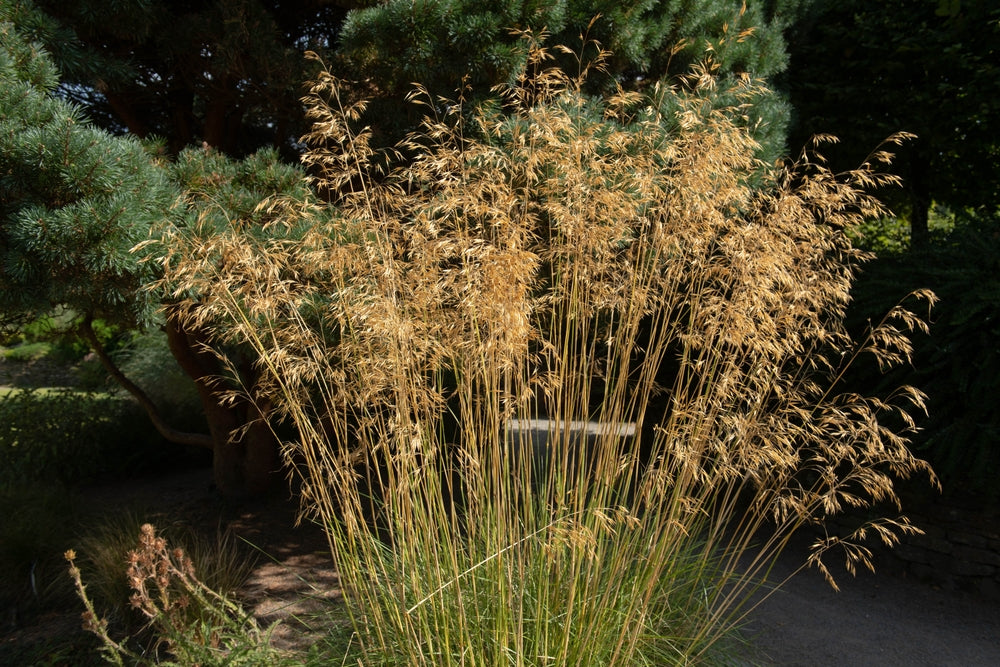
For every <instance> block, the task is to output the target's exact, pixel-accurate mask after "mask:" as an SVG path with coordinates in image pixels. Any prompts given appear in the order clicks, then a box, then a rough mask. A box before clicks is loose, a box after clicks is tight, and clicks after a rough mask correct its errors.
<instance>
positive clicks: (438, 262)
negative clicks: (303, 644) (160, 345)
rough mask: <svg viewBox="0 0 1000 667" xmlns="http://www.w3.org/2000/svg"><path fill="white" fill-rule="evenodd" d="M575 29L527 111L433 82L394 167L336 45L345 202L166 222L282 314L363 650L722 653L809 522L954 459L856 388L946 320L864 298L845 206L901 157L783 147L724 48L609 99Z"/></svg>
mask: <svg viewBox="0 0 1000 667" xmlns="http://www.w3.org/2000/svg"><path fill="white" fill-rule="evenodd" d="M545 59H546V54H545V52H544V51H543V50H541V49H538V50H536V51H535V52H534V56H533V58H532V60H531V63H530V64H531V66H532V67H534V69H535V73H533V74H532V75H530V76H528V75H526V76H525V77H524V78H523V79H522V80H521V81H520V82H519V84H518V85H516V86H513V87H511V88H510V89H509V90H506V91H504V94H505V98H504V99H505V100H506V107H505V109H504V112H503V113H502V114H490V113H488V112H479V113H476V114H473V115H472V116H471V120H468V119H466V118H465V117H464V116H463V113H462V111H461V109H460V108H459V106H458V105H450V104H447V103H444V102H442V101H440V100H428V99H426V97H425V96H424V97H421V94H420V93H418V94H417V95H416V98H415V99H417V100H418V101H423V103H424V104H425V105H426V107H427V109H428V112H429V116H428V119H427V120H426V122H425V125H424V129H423V131H422V132H421V133H420V134H418V135H414V136H413V137H411V138H410V139H409V140H408V142H407V143H406V144H405V145H404V146H402V147H400V148H401V152H402V153H405V154H407V155H409V156H411V157H410V159H409V160H408V161H406V162H404V163H400V164H399V166H395V167H389V168H384V165H386V164H387V163H388V162H390V161H389V160H387V159H384V158H385V156H383V155H379V154H376V152H375V151H373V150H372V149H371V148H370V144H369V136H368V134H367V133H366V132H365V131H364V130H358V129H357V121H358V119H359V117H360V113H361V112H362V110H363V105H360V104H354V105H349V104H347V103H345V102H344V101H343V100H342V99H341V97H340V95H339V90H340V89H339V87H338V83H337V81H336V80H335V79H334V77H332V76H331V75H329V74H328V73H325V74H321V76H320V78H319V79H318V80H317V82H316V83H315V85H314V87H313V89H312V92H311V93H310V95H309V97H308V98H307V100H306V102H307V104H308V106H309V108H310V109H311V113H312V114H313V118H314V120H315V125H314V130H313V132H312V133H311V134H310V135H309V136H308V137H307V141H308V142H309V145H310V146H311V149H310V151H309V152H308V153H307V155H306V158H305V161H306V163H307V164H308V165H309V166H310V167H311V169H312V171H313V173H314V174H316V176H315V185H316V186H317V187H318V188H320V189H321V190H323V191H324V192H325V193H326V195H327V198H328V199H329V202H330V203H329V204H328V205H320V204H310V205H302V204H293V203H289V202H281V201H270V202H265V203H263V204H262V206H266V207H269V209H270V219H271V220H272V221H273V222H272V223H271V224H272V225H274V227H275V229H274V233H272V234H271V235H270V236H268V235H262V234H260V233H255V234H248V233H246V231H245V230H244V229H243V226H242V225H241V224H240V222H239V221H234V224H233V228H232V232H231V234H227V235H223V236H221V237H219V236H217V237H214V238H212V239H211V241H210V242H206V241H204V240H199V239H198V237H197V235H191V234H187V233H185V231H184V230H176V231H174V232H173V233H168V234H167V235H166V236H165V240H164V242H163V244H162V248H163V253H164V261H163V266H164V269H165V273H164V280H163V285H162V286H163V288H164V289H167V290H170V291H171V292H172V293H173V294H174V295H175V297H177V299H178V306H177V308H178V313H180V314H182V315H183V317H184V318H185V319H186V321H187V323H188V324H189V326H192V327H201V328H205V329H210V330H211V331H213V333H214V334H215V337H216V340H217V341H219V343H220V344H222V343H225V342H227V341H235V342H239V343H241V344H246V343H249V344H250V345H252V346H253V347H254V349H255V350H256V353H257V354H258V355H259V364H260V367H261V368H262V369H263V370H264V371H265V372H264V373H263V376H264V377H265V378H266V386H263V387H262V386H258V387H254V393H255V394H258V395H261V392H262V391H263V393H264V394H266V395H269V396H270V397H271V398H270V401H269V405H268V406H262V409H263V408H267V409H269V410H270V412H269V414H270V416H271V418H272V419H273V420H274V421H275V422H276V423H280V422H282V421H285V422H288V423H291V424H292V425H294V427H295V429H294V430H295V432H296V434H297V437H296V438H295V439H294V440H292V441H290V442H288V443H287V448H286V455H287V460H288V461H289V463H290V465H292V466H293V467H294V468H295V470H296V471H297V473H298V474H299V475H300V476H301V478H302V489H303V495H304V501H305V503H306V507H307V508H308V509H309V510H311V511H312V512H314V513H315V514H316V515H318V516H319V517H320V518H321V519H322V520H323V521H324V523H325V525H326V526H327V527H328V536H329V538H330V544H331V549H332V550H333V552H334V554H335V556H336V559H337V563H338V565H339V567H340V569H341V573H342V576H343V579H344V581H345V582H347V591H346V593H347V600H348V605H349V610H350V612H351V614H352V618H353V621H354V624H355V631H356V639H357V641H358V644H359V645H360V646H361V651H362V653H363V656H364V662H365V663H366V664H407V665H449V664H462V665H494V664H513V665H570V664H576V665H584V664H585V665H602V664H603V665H643V664H669V663H688V662H697V661H699V660H704V659H707V658H708V657H709V656H711V655H712V651H713V650H714V647H715V646H716V645H717V644H718V642H719V640H720V638H722V637H724V636H726V633H727V632H728V631H729V630H731V629H732V627H733V626H734V624H735V623H737V622H738V619H739V617H740V614H741V608H742V605H743V604H744V603H745V600H746V599H747V598H748V596H749V594H750V593H751V592H752V591H753V590H754V588H755V586H756V585H757V582H758V578H759V576H760V575H761V574H763V573H764V572H766V570H767V568H768V566H769V564H770V563H771V562H773V559H774V557H775V556H776V555H777V553H778V552H779V551H780V550H781V549H782V548H783V547H784V545H785V544H786V543H787V540H788V538H789V536H790V535H791V534H792V533H793V532H794V531H795V530H797V529H799V528H800V527H802V526H803V525H805V524H810V523H819V524H822V522H823V521H824V520H825V519H826V518H827V517H829V516H832V515H835V514H837V513H838V512H840V511H842V510H843V509H844V508H846V507H868V506H871V505H873V504H875V503H878V502H882V501H894V500H895V494H894V491H893V477H894V476H904V477H905V476H908V475H910V474H912V473H916V472H928V473H929V470H928V468H927V467H926V465H925V464H923V463H922V462H920V461H918V460H916V459H914V458H913V457H912V456H911V455H910V453H909V452H908V450H907V449H906V446H905V444H906V443H905V437H904V436H905V433H904V434H899V433H894V432H892V431H890V430H889V429H888V428H886V427H885V426H883V425H882V423H883V422H882V417H883V416H884V414H885V413H887V412H892V413H897V414H900V415H902V416H903V417H904V420H905V419H908V417H907V414H908V412H907V410H908V409H910V408H913V407H915V408H920V407H921V406H922V397H921V396H920V395H919V394H918V393H916V392H914V391H912V390H909V389H906V388H904V389H901V390H900V391H899V392H898V393H897V394H895V395H893V396H891V397H883V398H873V397H864V396H860V395H857V394H854V393H851V392H849V391H848V390H847V389H846V388H844V387H841V386H840V380H841V376H842V374H843V370H844V367H845V365H846V364H849V363H851V362H852V360H853V359H854V358H855V357H856V356H857V355H858V354H862V353H870V354H872V355H874V356H875V357H876V358H877V359H878V360H879V361H880V362H882V363H894V362H899V361H901V360H905V359H906V358H907V356H908V354H909V344H908V341H907V337H906V329H907V328H912V327H918V326H922V324H921V322H920V321H919V320H918V319H917V318H916V317H914V316H913V315H912V314H911V313H910V312H909V311H906V310H905V309H902V308H899V309H897V310H895V311H894V312H892V313H890V317H889V318H887V319H886V321H885V322H883V323H881V324H879V325H878V326H876V327H873V329H872V330H871V331H870V332H869V335H868V337H867V338H866V339H864V340H862V341H854V340H852V339H851V337H850V336H849V335H848V333H847V332H846V331H845V329H844V327H843V325H842V320H843V315H844V308H845V306H846V304H847V301H848V299H849V296H848V291H849V288H850V285H851V281H852V279H853V275H854V271H855V269H856V266H857V264H858V263H859V262H860V261H862V260H863V259H864V255H863V254H862V253H861V252H859V251H858V250H856V249H855V248H853V247H852V246H851V244H850V241H849V239H848V237H847V236H846V235H845V234H844V229H845V228H846V227H848V226H850V225H852V224H854V223H856V222H857V221H859V220H861V219H862V218H864V217H865V216H869V215H874V214H878V213H880V212H881V207H880V205H879V204H878V202H877V201H875V200H874V199H872V198H871V197H870V196H869V195H867V194H866V193H865V188H867V187H869V186H872V185H876V184H881V183H882V182H883V181H884V180H891V179H886V178H885V177H880V176H877V175H876V172H875V166H876V165H875V164H874V163H869V164H866V165H865V166H863V167H862V168H861V169H859V170H857V171H855V172H853V173H850V174H845V175H834V174H831V173H830V172H829V171H828V170H826V169H825V168H824V167H823V165H822V163H820V162H816V161H815V160H811V159H807V158H806V157H803V159H802V160H801V161H800V163H799V164H797V165H795V166H793V167H791V168H788V169H777V168H773V167H769V166H767V165H762V164H759V163H758V162H757V161H756V160H755V159H754V158H753V155H754V152H755V149H756V144H755V143H754V141H753V139H752V138H751V136H750V134H749V133H748V132H747V131H746V129H744V128H743V127H741V124H742V120H741V114H742V111H743V110H742V109H741V108H740V107H739V106H736V107H726V108H717V105H715V104H714V103H713V99H717V98H716V96H715V95H714V94H713V93H714V91H713V90H712V87H713V86H714V85H715V84H714V79H713V77H712V76H711V72H710V71H709V70H708V69H706V70H705V71H701V72H697V73H696V74H695V76H693V77H692V79H691V82H690V84H691V85H690V86H689V87H688V88H685V89H676V90H670V89H666V88H662V87H661V88H657V89H655V90H654V91H653V92H652V93H651V94H649V95H647V96H640V95H637V94H627V93H621V94H619V95H617V96H615V97H613V98H611V99H608V100H604V101H600V102H599V101H595V100H592V99H588V98H586V97H585V96H583V95H582V94H581V93H580V83H581V82H580V81H578V80H571V79H569V78H567V77H566V76H564V75H563V74H561V73H559V72H558V71H555V70H547V69H545ZM753 92H754V85H753V84H752V83H751V82H744V83H743V84H742V87H740V88H737V89H736V90H733V91H727V93H729V94H731V95H732V96H733V98H734V99H737V100H740V99H745V97H744V96H747V95H751V94H752V93H753ZM442 110H443V111H442ZM439 114H440V115H439ZM875 157H876V159H885V157H884V156H882V155H876V156H875ZM291 229H296V230H299V231H298V232H296V234H295V235H294V239H292V238H291V237H290V235H289V234H288V233H287V232H288V230H291ZM191 294H197V298H190V299H187V300H185V299H184V297H185V296H186V295H191ZM923 296H925V297H927V298H931V295H929V294H924V295H923ZM586 423H590V424H596V425H597V426H595V427H593V428H591V429H590V430H591V433H590V434H589V435H587V437H583V436H582V435H581V429H580V428H579V425H580V424H586ZM906 423H910V422H906ZM622 424H631V425H632V426H631V427H630V428H622V427H621V425H622ZM524 425H533V428H526V427H524ZM539 435H541V436H542V437H539ZM910 530H913V528H912V527H911V526H910V525H909V524H908V523H906V521H905V520H904V519H895V518H892V517H888V518H885V519H875V520H872V521H871V522H869V523H868V524H866V525H865V526H863V527H862V528H861V529H859V531H858V532H857V533H856V534H854V535H851V536H848V537H846V538H834V537H831V538H830V539H828V540H820V541H817V542H816V543H815V544H814V546H813V548H814V551H813V553H812V556H811V558H810V560H811V562H812V563H813V564H815V565H817V566H819V567H821V568H824V571H826V570H825V567H826V566H825V565H824V561H823V556H824V555H827V554H828V553H830V551H831V550H832V549H834V548H837V547H840V548H842V549H843V550H844V552H845V553H846V555H847V564H848V567H849V568H853V567H854V566H855V565H857V564H864V565H870V562H869V560H868V557H867V553H866V551H865V549H864V547H863V546H862V545H860V544H858V540H859V539H860V538H862V537H863V536H864V534H865V533H866V532H874V533H877V534H878V535H879V536H881V537H882V538H883V539H884V540H886V541H887V542H890V543H891V542H892V541H894V540H895V539H896V535H897V534H898V533H899V532H901V531H902V532H905V531H910ZM747 563H749V566H748V565H747ZM828 574H829V573H828Z"/></svg>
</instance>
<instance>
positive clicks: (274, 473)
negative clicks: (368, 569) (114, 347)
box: [166, 317, 281, 497]
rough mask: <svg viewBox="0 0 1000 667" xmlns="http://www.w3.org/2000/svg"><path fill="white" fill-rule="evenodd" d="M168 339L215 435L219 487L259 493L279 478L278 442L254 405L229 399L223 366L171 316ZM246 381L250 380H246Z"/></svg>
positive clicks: (240, 494) (231, 494)
mask: <svg viewBox="0 0 1000 667" xmlns="http://www.w3.org/2000/svg"><path fill="white" fill-rule="evenodd" d="M166 332H167V340H168V342H169V345H170V350H171V352H172V353H173V355H174V357H175V358H176V359H177V361H178V363H179V364H180V366H181V368H182V369H183V370H184V372H185V373H187V374H188V376H190V377H191V379H193V380H194V382H195V386H196V387H197V390H198V395H199V397H200V398H201V403H202V407H203V408H204V410H205V417H206V419H207V421H208V427H209V431H210V433H211V437H212V443H213V447H212V468H213V476H214V480H215V485H216V486H217V487H218V489H219V491H220V492H221V493H222V494H223V495H226V496H229V497H246V496H253V495H260V494H262V493H264V492H266V491H268V490H269V489H270V488H271V487H272V485H273V484H274V482H275V481H276V480H277V478H278V475H279V473H280V468H281V461H280V456H279V448H278V439H277V438H276V437H275V435H274V433H273V432H272V431H271V427H270V426H269V424H268V423H267V421H266V420H265V419H264V416H263V415H262V414H261V412H260V410H259V409H258V407H257V406H256V405H254V403H253V402H252V401H250V400H248V399H246V398H240V397H234V398H232V399H231V400H229V399H227V398H226V397H225V396H224V394H223V388H222V387H220V386H219V383H220V382H222V380H220V377H221V370H222V369H221V368H220V365H219V363H218V360H217V359H216V358H215V356H214V355H213V354H212V353H211V352H209V351H208V350H206V349H204V347H203V341H202V340H201V339H200V337H199V336H198V334H197V333H196V332H190V331H186V330H185V329H184V328H183V327H182V326H181V325H180V324H179V323H178V322H176V320H175V319H174V318H172V317H168V319H167V325H166ZM244 380H246V378H244Z"/></svg>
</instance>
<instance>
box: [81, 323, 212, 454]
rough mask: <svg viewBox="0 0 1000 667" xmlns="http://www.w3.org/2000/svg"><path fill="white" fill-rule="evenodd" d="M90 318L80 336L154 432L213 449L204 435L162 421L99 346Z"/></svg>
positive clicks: (148, 398)
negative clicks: (142, 412)
mask: <svg viewBox="0 0 1000 667" xmlns="http://www.w3.org/2000/svg"><path fill="white" fill-rule="evenodd" d="M92 319H93V318H92V317H91V316H90V315H87V317H86V318H84V320H83V322H82V323H81V324H80V335H81V336H83V338H84V339H85V340H86V341H87V342H88V343H90V347H91V348H93V350H94V353H95V354H97V358H98V359H100V360H101V365H102V366H104V369H105V370H106V371H107V372H108V374H109V375H110V376H111V377H112V378H114V380H115V382H117V383H118V384H120V385H121V386H122V387H123V388H124V389H125V391H127V392H128V393H130V394H132V396H133V397H134V398H135V400H137V401H138V402H139V405H141V406H142V408H143V409H144V410H145V411H146V414H147V415H149V420H150V421H151V422H152V423H153V426H154V427H155V428H156V431H157V432H158V433H159V434H160V435H162V436H163V437H164V438H166V439H167V440H169V441H170V442H174V443H177V444H178V445H195V446H196V447H205V448H207V449H213V448H214V447H215V443H214V441H213V440H212V438H211V437H210V436H208V435H206V434H204V433H188V432H185V431H179V430H177V429H175V428H173V427H172V426H170V425H169V424H167V423H166V421H164V419H163V415H161V414H160V410H159V408H158V407H157V406H156V404H155V403H154V402H153V400H152V399H151V398H150V397H149V395H148V394H146V392H145V391H143V390H142V387H140V386H139V385H137V384H135V383H134V382H132V381H131V380H129V379H128V378H127V377H126V376H125V374H124V373H122V371H121V369H120V368H118V366H117V365H116V364H115V362H114V361H113V360H112V359H111V357H110V356H108V353H107V351H106V350H105V349H104V346H103V345H101V341H100V340H99V339H98V338H97V333H96V332H95V331H94V327H93V322H92Z"/></svg>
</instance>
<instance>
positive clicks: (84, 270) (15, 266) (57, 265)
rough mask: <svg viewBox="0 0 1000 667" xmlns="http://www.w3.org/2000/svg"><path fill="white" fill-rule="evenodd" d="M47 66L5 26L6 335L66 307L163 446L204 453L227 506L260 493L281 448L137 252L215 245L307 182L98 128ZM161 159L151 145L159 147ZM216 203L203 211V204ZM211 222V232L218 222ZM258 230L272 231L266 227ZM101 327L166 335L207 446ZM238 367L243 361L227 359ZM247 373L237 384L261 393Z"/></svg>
mask: <svg viewBox="0 0 1000 667" xmlns="http://www.w3.org/2000/svg"><path fill="white" fill-rule="evenodd" d="M57 85H58V76H57V73H56V69H55V67H54V65H53V63H52V60H51V58H50V57H49V56H48V54H47V53H46V52H45V51H44V50H43V49H42V48H41V47H40V46H39V45H38V44H36V43H32V42H30V41H28V40H27V39H26V38H25V37H24V36H23V35H21V34H19V32H18V30H17V29H16V27H15V26H14V25H13V24H11V23H0V86H2V88H3V90H4V91H5V94H4V95H3V96H0V315H2V318H3V322H4V323H5V324H6V325H15V324H17V323H18V322H22V321H24V320H26V319H31V318H34V317H36V316H38V315H40V314H44V313H47V312H50V311H51V310H52V309H53V308H55V307H57V306H66V307H68V308H70V309H71V310H72V311H74V312H76V313H77V314H78V315H79V317H80V322H79V326H80V333H81V335H82V336H83V337H84V338H85V339H86V340H88V342H90V343H91V345H92V346H93V347H94V348H95V351H96V352H97V353H98V356H99V357H100V358H101V361H102V362H104V364H105V366H106V368H107V369H108V371H109V372H110V374H111V375H112V377H113V378H114V379H115V380H117V381H118V382H119V383H121V384H122V385H123V386H124V387H125V388H126V389H128V390H129V391H130V392H132V393H133V394H134V395H135V396H136V397H137V398H138V400H139V401H140V403H141V404H142V405H143V406H144V407H145V408H146V409H147V412H149V413H150V417H151V418H152V419H153V423H154V425H155V426H156V427H157V429H158V430H159V431H160V432H161V434H162V435H164V436H165V437H166V438H167V439H169V440H173V441H175V442H178V443H184V444H191V445H199V446H204V447H208V448H210V449H211V450H212V452H213V459H214V471H215V481H216V484H217V486H218V487H219V489H220V490H221V491H222V492H223V493H226V494H227V495H233V496H238V495H245V494H247V493H257V492H261V491H264V490H265V489H266V488H267V487H268V486H269V484H270V483H271V481H272V480H273V478H274V476H275V473H276V471H277V469H278V468H279V460H278V448H277V441H276V439H275V437H274V435H273V433H272V432H271V431H270V429H269V427H268V426H267V424H263V423H260V421H259V420H258V416H259V414H258V412H257V411H256V410H255V407H254V402H253V399H252V397H244V398H236V399H233V398H232V397H229V399H228V400H227V398H226V393H227V391H230V390H236V389H242V388H243V387H242V386H241V385H239V384H228V385H226V384H222V385H220V384H219V382H218V381H217V378H218V377H219V376H220V375H223V372H222V371H223V370H232V369H233V368H237V367H238V364H236V363H234V364H233V365H232V366H231V367H230V368H224V366H226V359H220V358H218V357H216V356H214V355H210V354H206V353H205V352H204V350H203V347H202V345H203V344H204V343H205V342H206V340H207V334H206V332H205V331H202V330H199V329H197V328H192V327H190V326H188V327H183V326H181V325H180V324H179V322H178V321H177V319H176V318H175V317H174V316H173V313H172V310H171V299H172V297H171V295H169V294H156V293H155V292H153V291H151V290H150V289H149V286H150V284H151V282H152V281H153V280H154V279H155V277H156V275H157V272H158V268H159V267H158V266H157V265H156V263H155V259H156V257H155V256H154V255H150V254H149V253H143V252H137V251H136V248H137V246H141V245H142V244H143V242H146V241H149V240H150V239H151V238H156V237H157V236H158V235H160V234H161V233H163V232H164V231H166V230H169V229H177V228H187V227H191V228H198V229H201V230H203V231H205V233H220V227H221V226H223V225H224V224H225V223H226V221H228V220H229V219H231V217H230V216H233V217H241V218H244V219H250V218H252V215H251V210H252V209H253V208H254V207H255V206H256V205H257V204H258V203H259V202H260V201H261V199H262V198H264V197H265V196H267V195H269V194H274V193H280V192H286V193H288V194H290V195H292V196H298V197H300V198H301V197H305V196H307V190H306V187H305V184H304V180H303V178H302V173H301V171H300V170H298V169H296V168H294V167H290V166H287V165H283V164H281V163H280V161H279V160H278V156H277V154H276V153H275V152H274V151H270V152H263V153H260V154H257V155H254V156H252V157H251V158H248V159H246V160H243V161H234V160H230V159H227V158H225V157H224V156H222V155H220V154H218V153H216V152H214V151H210V150H205V149H192V150H190V151H187V152H185V153H182V154H181V156H180V157H179V159H178V160H177V161H176V162H174V163H170V162H167V161H166V160H165V159H164V158H162V157H160V156H158V155H157V154H156V153H155V152H150V149H149V147H147V146H146V145H144V144H142V143H140V142H139V141H138V140H136V139H135V138H133V137H127V136H126V137H116V136H113V135H111V134H109V133H107V132H105V131H104V130H101V129H99V128H95V127H94V126H93V125H91V124H90V123H89V122H87V120H86V119H85V118H84V116H83V113H82V112H81V110H80V109H79V108H78V107H76V106H74V105H73V104H71V103H69V102H67V101H66V100H64V99H61V98H60V97H58V96H56V95H55V94H54V91H55V89H56V87H57ZM154 148H155V146H154ZM206 202H208V203H206ZM213 221H214V226H212V225H210V224H209V222H213ZM261 226H262V227H263V224H262V225H261ZM95 318H101V319H104V320H107V321H111V322H115V323H118V324H121V325H123V326H125V327H142V326H148V325H151V324H154V323H155V324H158V325H159V326H161V327H162V328H163V330H164V331H165V332H166V335H167V338H168V341H169V343H170V348H171V351H172V352H173V354H174V356H175V357H176V358H177V360H178V362H179V363H180V365H181V367H182V368H183V369H184V370H185V371H186V372H187V373H188V375H190V376H191V378H192V379H193V380H194V381H195V383H196V386H197V388H198V392H199V395H200V397H201V400H202V406H203V408H204V410H205V413H206V417H207V419H208V423H209V427H210V431H211V433H210V435H202V434H193V433H182V432H178V431H176V430H174V429H172V428H171V427H170V425H169V424H166V423H165V422H164V421H163V420H162V418H161V417H160V415H159V412H158V411H157V409H156V406H155V405H153V404H152V402H151V401H150V400H149V399H148V398H147V397H146V395H145V393H144V392H143V391H142V389H141V388H140V387H137V386H136V385H135V384H134V383H132V382H131V380H130V379H129V378H127V377H125V376H124V375H123V374H122V373H121V372H120V371H119V370H118V369H117V367H116V366H115V365H114V363H113V361H112V360H111V359H110V358H109V357H108V355H107V354H106V353H105V352H104V350H103V348H102V347H101V345H100V343H99V341H98V340H97V337H96V336H95V335H94V332H93V328H92V327H91V325H90V323H91V322H92V321H93V320H94V319H95ZM227 351H228V352H230V353H231V355H232V356H231V358H232V359H235V360H237V362H238V361H239V360H240V359H241V356H240V354H241V353H240V350H238V349H229V350H227ZM251 366H252V365H247V364H245V363H244V364H243V365H242V366H239V367H238V368H237V369H238V370H239V369H243V373H242V374H241V375H240V376H239V380H241V381H243V382H244V383H245V384H246V387H248V388H251V389H252V387H253V378H252V377H251V376H250V375H251V372H252V368H251Z"/></svg>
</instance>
